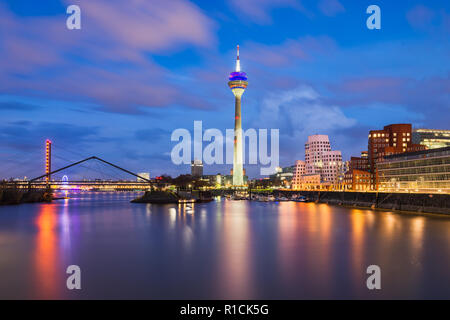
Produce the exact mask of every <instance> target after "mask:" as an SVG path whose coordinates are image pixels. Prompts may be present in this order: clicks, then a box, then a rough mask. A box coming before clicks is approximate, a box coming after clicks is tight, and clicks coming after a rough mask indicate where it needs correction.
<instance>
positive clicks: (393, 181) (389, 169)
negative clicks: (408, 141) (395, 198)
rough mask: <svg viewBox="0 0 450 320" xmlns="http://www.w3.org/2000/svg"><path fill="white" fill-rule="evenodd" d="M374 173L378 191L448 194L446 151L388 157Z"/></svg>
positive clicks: (449, 163)
mask: <svg viewBox="0 0 450 320" xmlns="http://www.w3.org/2000/svg"><path fill="white" fill-rule="evenodd" d="M377 170H378V179H379V190H381V191H389V192H427V193H450V147H445V148H439V149H430V150H423V151H417V152H407V153H401V154H394V155H389V156H386V157H384V161H383V162H380V163H378V164H377Z"/></svg>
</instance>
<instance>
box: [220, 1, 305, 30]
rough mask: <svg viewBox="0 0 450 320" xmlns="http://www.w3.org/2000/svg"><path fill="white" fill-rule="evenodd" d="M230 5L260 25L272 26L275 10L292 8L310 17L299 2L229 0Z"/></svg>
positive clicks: (238, 12)
mask: <svg viewBox="0 0 450 320" xmlns="http://www.w3.org/2000/svg"><path fill="white" fill-rule="evenodd" d="M229 3H230V5H231V7H232V8H233V10H234V11H235V12H237V14H238V15H244V16H245V17H246V18H247V19H249V20H251V21H252V22H254V23H258V24H270V23H271V22H272V19H271V16H270V13H271V11H272V10H273V9H275V8H291V9H295V10H297V11H300V12H303V13H304V14H306V15H310V13H309V11H308V10H306V8H305V7H303V5H302V4H301V2H300V1H298V0H245V1H242V0H229Z"/></svg>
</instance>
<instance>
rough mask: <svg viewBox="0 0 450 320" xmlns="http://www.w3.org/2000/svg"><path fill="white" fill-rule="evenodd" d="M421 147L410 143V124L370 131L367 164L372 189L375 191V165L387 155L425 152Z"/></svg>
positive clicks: (392, 125)
mask: <svg viewBox="0 0 450 320" xmlns="http://www.w3.org/2000/svg"><path fill="white" fill-rule="evenodd" d="M425 149H426V147H425V146H423V145H418V144H414V143H413V142H412V127H411V124H406V123H401V124H391V125H388V126H385V127H384V128H383V130H371V131H370V132H369V142H368V164H369V171H370V173H371V185H372V187H371V188H372V189H373V190H376V189H377V174H376V165H377V163H378V162H381V161H383V158H384V157H385V156H388V155H393V154H399V153H404V152H414V151H420V150H425Z"/></svg>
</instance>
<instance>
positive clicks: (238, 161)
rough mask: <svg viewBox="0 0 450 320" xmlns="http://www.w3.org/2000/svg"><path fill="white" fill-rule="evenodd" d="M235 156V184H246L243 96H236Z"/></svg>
mask: <svg viewBox="0 0 450 320" xmlns="http://www.w3.org/2000/svg"><path fill="white" fill-rule="evenodd" d="M234 101H235V102H234V104H235V107H234V114H235V117H234V157H233V185H234V186H242V185H244V168H243V159H242V118H241V97H240V96H238V95H236V96H235V98H234Z"/></svg>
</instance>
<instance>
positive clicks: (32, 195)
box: [0, 189, 52, 205]
mask: <svg viewBox="0 0 450 320" xmlns="http://www.w3.org/2000/svg"><path fill="white" fill-rule="evenodd" d="M51 197H52V196H51V194H50V193H48V192H46V191H44V190H42V191H41V190H39V191H36V190H21V189H0V205H13V204H21V203H34V202H50V201H51V200H52V198H51Z"/></svg>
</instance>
